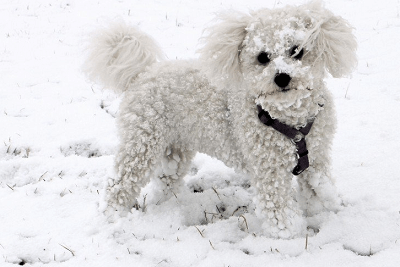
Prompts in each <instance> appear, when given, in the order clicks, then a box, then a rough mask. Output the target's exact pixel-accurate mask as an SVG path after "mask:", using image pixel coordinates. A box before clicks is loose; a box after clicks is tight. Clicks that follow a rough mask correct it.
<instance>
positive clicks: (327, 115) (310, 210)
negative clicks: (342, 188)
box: [297, 102, 340, 216]
mask: <svg viewBox="0 0 400 267" xmlns="http://www.w3.org/2000/svg"><path fill="white" fill-rule="evenodd" d="M331 114H334V111H333V105H332V104H329V102H328V104H326V105H325V107H324V110H322V111H321V112H320V114H319V115H318V116H317V118H316V120H315V122H314V125H313V128H312V129H311V132H310V134H309V135H307V136H306V141H307V148H308V152H309V153H308V157H309V161H310V167H309V168H308V169H306V170H305V171H304V172H303V173H302V174H300V175H299V176H298V177H297V178H298V179H297V181H298V184H299V192H298V193H299V194H298V197H297V199H298V201H299V202H300V205H301V206H302V208H303V210H304V212H305V215H306V216H313V215H315V214H318V213H320V212H322V211H325V210H329V211H337V210H338V209H340V199H339V197H338V194H337V191H336V187H335V184H334V180H333V178H332V175H331V155H330V150H331V146H332V139H333V134H334V131H335V124H336V120H335V118H334V117H332V115H331Z"/></svg>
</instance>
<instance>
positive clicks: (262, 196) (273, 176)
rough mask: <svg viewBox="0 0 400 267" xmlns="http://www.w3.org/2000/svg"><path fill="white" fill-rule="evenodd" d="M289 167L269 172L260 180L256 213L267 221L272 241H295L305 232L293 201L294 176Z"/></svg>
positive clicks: (265, 223) (265, 229)
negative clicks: (276, 239) (293, 239)
mask: <svg viewBox="0 0 400 267" xmlns="http://www.w3.org/2000/svg"><path fill="white" fill-rule="evenodd" d="M289 170H290V168H289V167H287V166H281V167H278V168H269V169H267V171H266V173H264V174H261V173H260V176H261V177H263V178H257V179H255V180H256V184H255V186H256V188H257V191H258V194H257V196H256V204H257V210H256V211H257V213H258V215H259V216H260V217H263V218H264V220H265V221H264V223H263V228H264V231H265V232H266V234H267V235H270V236H271V237H273V238H293V237H296V236H299V235H302V234H303V233H304V231H305V229H306V224H305V220H304V218H302V216H301V215H302V214H301V211H300V210H299V207H298V205H297V203H296V202H295V201H294V199H293V189H292V177H293V176H292V174H291V172H290V171H289Z"/></svg>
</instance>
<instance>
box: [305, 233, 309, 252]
mask: <svg viewBox="0 0 400 267" xmlns="http://www.w3.org/2000/svg"><path fill="white" fill-rule="evenodd" d="M305 249H306V250H307V249H308V234H306V247H305Z"/></svg>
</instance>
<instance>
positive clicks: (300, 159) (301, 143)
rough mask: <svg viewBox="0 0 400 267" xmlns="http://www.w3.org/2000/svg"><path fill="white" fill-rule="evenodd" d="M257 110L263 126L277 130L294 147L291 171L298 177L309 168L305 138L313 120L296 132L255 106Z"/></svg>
mask: <svg viewBox="0 0 400 267" xmlns="http://www.w3.org/2000/svg"><path fill="white" fill-rule="evenodd" d="M257 109H258V118H259V119H260V121H261V122H262V123H263V124H265V125H267V126H270V127H272V128H274V129H275V130H277V131H278V132H280V133H281V134H283V135H285V136H287V137H288V138H290V139H291V140H292V142H293V143H294V144H295V145H296V150H297V165H296V167H295V168H294V169H293V171H292V173H293V174H294V175H299V174H300V173H302V172H303V171H305V170H306V169H307V168H308V167H309V166H310V163H309V160H308V150H307V144H306V139H305V136H306V135H307V134H308V133H309V132H310V130H311V126H312V125H313V123H314V120H312V121H310V122H309V123H308V124H307V125H306V126H304V127H302V128H300V129H299V130H297V129H295V128H293V127H291V126H289V125H286V124H284V123H282V122H280V121H278V120H276V119H273V118H272V117H271V116H270V115H269V113H268V111H265V110H263V109H262V108H261V106H260V105H257Z"/></svg>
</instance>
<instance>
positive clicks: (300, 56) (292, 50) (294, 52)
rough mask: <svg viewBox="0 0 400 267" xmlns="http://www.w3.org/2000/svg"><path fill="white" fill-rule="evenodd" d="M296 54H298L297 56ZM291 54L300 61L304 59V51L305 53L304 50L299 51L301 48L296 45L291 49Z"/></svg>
mask: <svg viewBox="0 0 400 267" xmlns="http://www.w3.org/2000/svg"><path fill="white" fill-rule="evenodd" d="M296 53H297V55H296ZM289 54H290V56H291V57H293V58H295V59H298V60H300V59H301V58H302V57H303V54H304V51H303V49H301V50H300V51H299V47H298V46H297V45H295V46H293V47H292V48H291V49H290V52H289Z"/></svg>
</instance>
